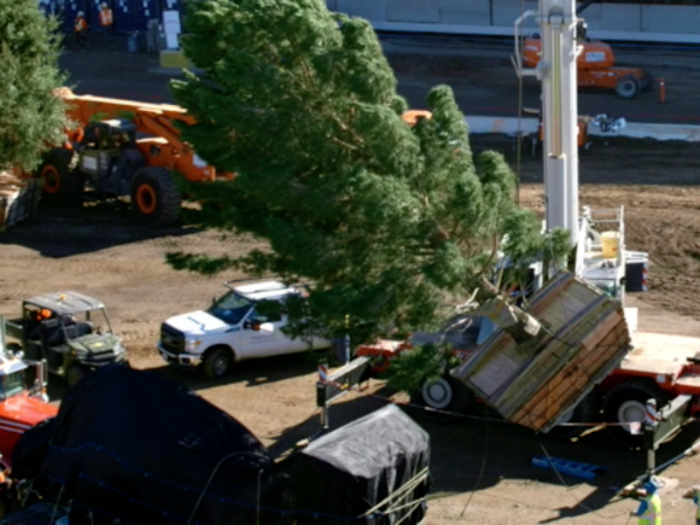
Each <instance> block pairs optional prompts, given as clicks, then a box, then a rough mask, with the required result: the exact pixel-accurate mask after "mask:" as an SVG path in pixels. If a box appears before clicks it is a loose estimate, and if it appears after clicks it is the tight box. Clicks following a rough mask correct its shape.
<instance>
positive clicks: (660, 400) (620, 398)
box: [604, 378, 668, 447]
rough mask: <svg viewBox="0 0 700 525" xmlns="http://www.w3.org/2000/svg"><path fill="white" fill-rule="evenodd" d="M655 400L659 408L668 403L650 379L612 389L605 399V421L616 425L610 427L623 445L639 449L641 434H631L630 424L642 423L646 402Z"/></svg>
mask: <svg viewBox="0 0 700 525" xmlns="http://www.w3.org/2000/svg"><path fill="white" fill-rule="evenodd" d="M649 399H655V400H656V406H657V407H658V408H659V409H661V407H663V406H664V404H666V402H667V401H668V395H667V394H666V392H664V391H663V390H662V389H661V388H660V387H659V385H657V384H656V383H655V382H654V381H653V380H651V379H645V378H632V379H628V380H626V381H623V382H622V383H620V384H618V385H617V386H615V387H613V389H612V390H610V392H609V393H608V395H607V397H606V399H605V406H604V411H605V421H607V422H609V423H616V424H617V425H616V426H613V427H610V428H611V430H612V431H613V432H614V433H615V435H616V436H617V437H618V439H620V440H621V441H622V442H623V443H624V444H626V445H629V446H634V447H639V446H641V445H642V443H643V439H642V436H641V434H639V435H636V434H633V433H632V432H633V427H634V426H636V425H634V426H633V425H631V424H632V423H640V422H643V421H644V419H645V417H646V410H645V407H646V402H647V400H649Z"/></svg>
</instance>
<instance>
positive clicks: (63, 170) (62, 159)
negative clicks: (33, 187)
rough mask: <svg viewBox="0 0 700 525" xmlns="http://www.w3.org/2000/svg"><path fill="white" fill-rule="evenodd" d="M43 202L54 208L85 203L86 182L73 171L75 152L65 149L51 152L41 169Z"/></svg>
mask: <svg viewBox="0 0 700 525" xmlns="http://www.w3.org/2000/svg"><path fill="white" fill-rule="evenodd" d="M38 177H40V178H41V180H42V184H43V186H42V192H41V200H42V202H44V203H45V204H48V205H53V206H79V205H80V204H82V201H83V191H84V189H85V188H84V185H85V184H84V180H83V176H82V174H81V173H80V172H78V171H76V170H74V169H73V152H72V151H69V150H67V149H63V148H55V149H52V150H51V151H49V152H48V153H47V154H46V155H45V157H44V161H43V162H42V164H41V167H40V168H39V172H38Z"/></svg>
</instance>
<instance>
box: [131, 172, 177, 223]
mask: <svg viewBox="0 0 700 525" xmlns="http://www.w3.org/2000/svg"><path fill="white" fill-rule="evenodd" d="M181 205H182V197H181V195H180V190H179V189H178V187H177V181H176V180H175V177H174V175H173V173H172V172H171V171H170V170H169V169H167V168H163V167H160V166H149V167H147V168H142V169H140V170H139V171H137V172H136V174H135V175H134V180H133V181H132V183H131V208H132V210H133V214H134V220H135V221H136V222H138V223H139V224H145V225H148V226H169V225H172V224H174V223H175V222H177V218H178V216H179V214H180V206H181Z"/></svg>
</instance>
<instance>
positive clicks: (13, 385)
mask: <svg viewBox="0 0 700 525" xmlns="http://www.w3.org/2000/svg"><path fill="white" fill-rule="evenodd" d="M23 390H24V375H23V374H22V372H13V373H12V374H9V375H6V376H3V378H2V393H1V394H0V397H1V398H2V399H7V398H9V397H12V396H15V395H17V394H19V393H21V392H22V391H23Z"/></svg>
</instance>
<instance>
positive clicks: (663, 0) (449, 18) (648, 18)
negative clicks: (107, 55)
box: [39, 0, 700, 44]
mask: <svg viewBox="0 0 700 525" xmlns="http://www.w3.org/2000/svg"><path fill="white" fill-rule="evenodd" d="M102 1H105V2H107V4H108V5H109V6H110V7H111V8H112V11H113V14H114V31H115V32H116V33H120V34H127V33H132V32H134V31H146V30H147V28H148V24H149V20H152V19H155V20H158V21H159V23H161V24H162V23H163V22H162V20H163V18H162V13H163V11H166V10H177V11H179V12H182V2H183V0H39V5H40V6H41V7H42V9H44V10H45V11H46V12H47V13H53V14H57V15H59V16H60V17H61V19H62V20H63V23H64V28H65V30H66V31H67V32H71V31H72V24H73V20H74V18H75V15H76V13H77V12H78V11H84V12H85V13H86V15H87V18H88V23H89V24H90V25H91V27H92V29H93V30H94V31H100V27H99V22H98V11H99V6H100V4H101V3H102ZM326 3H327V5H328V8H329V9H330V10H332V11H339V12H342V13H347V14H349V15H352V16H359V17H362V18H366V19H368V20H369V21H370V22H371V23H372V25H373V26H374V28H375V29H377V30H379V31H397V32H421V33H445V34H462V35H493V36H513V23H514V22H515V20H516V19H517V18H518V17H519V16H520V15H521V14H522V13H523V12H524V11H526V10H536V9H537V1H536V0H326ZM581 16H582V17H583V18H584V19H585V20H586V22H587V23H588V29H589V36H591V37H592V38H599V39H602V40H626V41H641V42H643V41H648V42H667V43H678V44H700V0H642V1H640V0H637V1H635V2H626V1H620V0H616V1H615V2H610V1H608V0H599V1H597V2H595V3H593V4H592V5H590V6H589V7H588V8H586V10H585V11H584V12H583V13H581ZM524 30H525V31H529V32H533V31H536V30H537V29H536V25H535V23H534V21H533V20H532V19H530V20H529V21H528V22H527V23H526V25H525V28H524Z"/></svg>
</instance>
